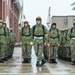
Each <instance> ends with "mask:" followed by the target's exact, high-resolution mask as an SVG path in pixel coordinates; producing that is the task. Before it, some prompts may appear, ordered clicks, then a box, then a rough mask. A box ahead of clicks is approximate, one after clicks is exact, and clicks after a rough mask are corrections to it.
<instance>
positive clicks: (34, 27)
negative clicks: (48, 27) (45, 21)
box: [33, 25, 44, 37]
mask: <svg viewBox="0 0 75 75" xmlns="http://www.w3.org/2000/svg"><path fill="white" fill-rule="evenodd" d="M35 29H36V25H34V26H33V36H36V35H34V31H35ZM42 29H43V35H41V36H43V37H44V25H42Z"/></svg>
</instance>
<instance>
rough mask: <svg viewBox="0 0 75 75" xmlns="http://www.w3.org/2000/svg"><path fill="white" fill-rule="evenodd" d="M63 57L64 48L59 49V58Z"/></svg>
mask: <svg viewBox="0 0 75 75" xmlns="http://www.w3.org/2000/svg"><path fill="white" fill-rule="evenodd" d="M62 57H63V48H62V47H58V58H62Z"/></svg>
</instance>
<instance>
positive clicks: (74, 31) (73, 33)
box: [67, 23, 75, 65]
mask: <svg viewBox="0 0 75 75" xmlns="http://www.w3.org/2000/svg"><path fill="white" fill-rule="evenodd" d="M67 39H68V40H69V41H70V48H71V61H72V62H73V65H75V23H74V24H73V27H72V28H71V29H70V30H69V31H68V36H67Z"/></svg>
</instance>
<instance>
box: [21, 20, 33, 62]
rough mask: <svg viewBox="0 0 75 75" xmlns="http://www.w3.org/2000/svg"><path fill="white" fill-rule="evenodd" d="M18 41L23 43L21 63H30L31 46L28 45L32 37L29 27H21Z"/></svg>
mask: <svg viewBox="0 0 75 75" xmlns="http://www.w3.org/2000/svg"><path fill="white" fill-rule="evenodd" d="M24 23H27V24H28V22H27V21H25V22H24ZM20 41H21V42H22V43H23V45H22V57H23V59H24V61H23V63H26V62H27V63H30V60H31V49H32V46H31V45H30V42H31V41H32V35H31V28H30V26H28V27H25V26H24V27H23V28H22V29H21V33H20Z"/></svg>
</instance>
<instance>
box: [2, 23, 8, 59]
mask: <svg viewBox="0 0 75 75" xmlns="http://www.w3.org/2000/svg"><path fill="white" fill-rule="evenodd" d="M3 26H4V27H5V31H6V41H7V45H6V50H5V52H4V53H5V55H4V60H7V58H8V49H9V46H8V42H9V28H8V27H7V25H6V23H5V22H3Z"/></svg>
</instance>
